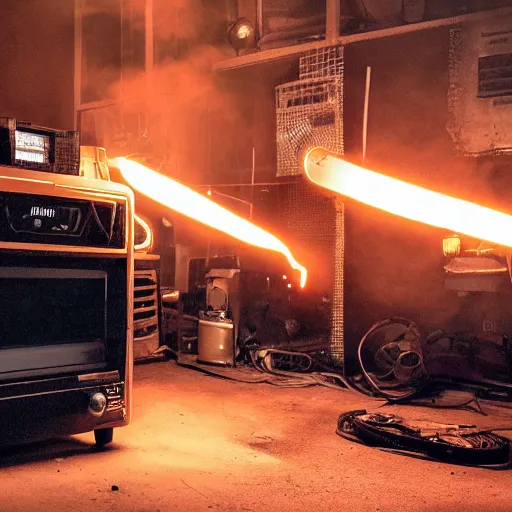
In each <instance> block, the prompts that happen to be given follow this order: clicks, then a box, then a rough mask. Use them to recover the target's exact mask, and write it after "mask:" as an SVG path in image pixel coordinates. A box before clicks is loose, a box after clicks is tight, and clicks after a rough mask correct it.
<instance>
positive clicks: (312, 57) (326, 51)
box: [299, 46, 344, 80]
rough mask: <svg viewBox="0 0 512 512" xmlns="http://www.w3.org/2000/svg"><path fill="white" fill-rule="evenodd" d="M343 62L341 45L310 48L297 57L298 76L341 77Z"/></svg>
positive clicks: (302, 77)
mask: <svg viewBox="0 0 512 512" xmlns="http://www.w3.org/2000/svg"><path fill="white" fill-rule="evenodd" d="M343 63H344V60H343V46H329V47H328V48H319V49H318V50H311V51H309V52H307V53H305V54H304V55H303V56H302V57H301V58H300V59H299V78H300V79H301V80H303V79H307V78H332V77H337V78H343Z"/></svg>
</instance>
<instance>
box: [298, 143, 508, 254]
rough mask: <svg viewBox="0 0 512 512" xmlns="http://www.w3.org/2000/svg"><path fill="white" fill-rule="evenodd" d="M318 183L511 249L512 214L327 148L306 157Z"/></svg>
mask: <svg viewBox="0 0 512 512" xmlns="http://www.w3.org/2000/svg"><path fill="white" fill-rule="evenodd" d="M304 169H305V171H306V175H307V177H308V178H309V179H310V180H311V181H312V182H313V183H315V184H317V185H319V186H321V187H323V188H326V189H328V190H332V191H333V192H337V193H338V194H341V195H343V196H346V197H350V198H352V199H355V200H356V201H359V202H361V203H364V204H367V205H369V206H373V207H375V208H379V209H380V210H385V211H387V212H389V213H393V214H395V215H399V216H400V217H405V218H407V219H411V220H415V221H418V222H422V223H424V224H429V225H431V226H436V227H439V228H445V229H447V230H450V231H453V232H454V233H460V234H465V235H469V236H472V237H475V238H478V239H480V240H488V241H490V242H494V243H496V244H500V245H504V246H508V247H512V216H510V215H507V214H505V213H502V212H499V211H496V210H492V209H490V208H486V207H484V206H479V205H477V204H475V203H470V202H469V201H464V200H462V199H457V198H454V197H450V196H446V195H444V194H440V193H438V192H433V191H431V190H427V189H424V188H422V187H418V186H416V185H411V184H409V183H406V182H404V181H400V180H397V179H395V178H390V177H388V176H384V175H382V174H378V173H376V172H373V171H369V170H368V169H364V168H362V167H359V166H357V165H354V164H352V163H350V162H347V161H345V160H343V159H342V158H341V157H339V156H338V155H336V154H334V153H331V152H329V151H327V150H325V149H323V148H314V149H311V150H310V151H308V152H307V153H306V156H305V158H304Z"/></svg>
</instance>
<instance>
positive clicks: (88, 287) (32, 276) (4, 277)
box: [0, 257, 126, 382]
mask: <svg viewBox="0 0 512 512" xmlns="http://www.w3.org/2000/svg"><path fill="white" fill-rule="evenodd" d="M10 259H11V262H10V263H11V264H9V265H8V266H2V267H0V382H2V381H4V382H5V381H10V380H17V379H26V378H32V377H41V376H52V375H62V374H70V373H82V372H90V371H96V370H104V369H108V368H112V367H118V366H121V364H119V363H121V362H124V357H123V356H124V354H120V353H119V346H120V345H124V344H122V343H120V342H122V338H121V335H120V334H119V332H117V331H119V324H120V325H121V326H125V325H126V324H125V322H124V321H123V320H124V318H123V316H122V312H121V311H120V309H121V308H119V304H120V303H121V304H123V303H124V305H126V301H123V300H121V301H120V300H119V299H122V295H123V294H124V295H125V293H126V292H125V285H124V284H123V283H124V282H125V281H124V282H123V277H122V275H123V274H124V275H125V273H124V272H123V266H124V267H125V265H123V264H122V263H123V262H122V261H117V262H116V261H114V260H108V259H107V260H102V259H92V258H83V261H80V259H73V261H71V260H69V259H67V260H66V258H51V257H50V258H48V257H47V258H45V259H41V260H39V259H37V260H33V259H30V258H28V259H27V258H18V264H14V263H15V260H14V261H13V259H12V258H10ZM43 262H44V264H42V263H43ZM20 263H21V265H20ZM110 309H112V311H110ZM125 316H126V314H125V315H124V317H125ZM113 355H114V356H115V355H117V356H121V357H119V359H118V361H117V364H115V362H114V361H113Z"/></svg>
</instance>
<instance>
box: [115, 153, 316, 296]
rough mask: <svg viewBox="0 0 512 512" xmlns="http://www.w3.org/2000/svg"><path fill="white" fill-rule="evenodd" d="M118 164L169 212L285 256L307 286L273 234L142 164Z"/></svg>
mask: <svg viewBox="0 0 512 512" xmlns="http://www.w3.org/2000/svg"><path fill="white" fill-rule="evenodd" d="M116 160H117V165H118V166H119V169H120V170H121V173H122V175H123V176H124V178H125V180H126V181H127V182H128V183H129V184H130V186H131V187H133V188H134V189H136V190H138V191H139V192H141V193H142V194H144V195H145V196H147V197H149V198H151V199H153V200H154V201H157V202H158V203H160V204H162V205H164V206H166V207H167V208H170V209H172V210H174V211H177V212H178V213H181V214H182V215H185V216H187V217H190V218H191V219H194V220H197V221H198V222H201V223H202V224H206V225H207V226H210V227H212V228H215V229H218V230H219V231H223V232H224V233H227V234H228V235H230V236H232V237H234V238H237V239H238V240H241V241H242V242H246V243H248V244H251V245H254V246H257V247H261V248H262V249H268V250H271V251H276V252H279V253H281V254H283V255H284V256H285V257H286V258H287V259H288V262H289V263H290V266H291V267H292V268H293V269H295V270H298V271H299V272H300V285H301V287H304V285H305V284H306V279H307V270H306V268H305V267H303V266H302V265H301V264H299V263H298V262H297V260H296V259H295V258H294V257H293V255H292V253H291V252H290V250H289V249H288V247H286V245H284V244H283V243H282V242H281V241H280V240H279V239H278V238H276V237H275V236H274V235H272V234H271V233H269V232H267V231H265V230H264V229H262V228H260V227H258V226H256V225H255V224H253V223H252V222H249V221H248V220H246V219H244V218H242V217H239V216H238V215H235V214H234V213H233V212H230V211H229V210H227V209H226V208H223V207H222V206H220V205H218V204H217V203H215V202H213V201H211V200H210V199H208V198H206V197H205V196H203V195H201V194H199V193H197V192H195V191H193V190H191V189H190V188H188V187H186V186H185V185H182V184H181V183H178V182H177V181H174V180H173V179H171V178H168V177H166V176H163V175H162V174H159V173H158V172H156V171H154V170H152V169H149V168H148V167H145V166H144V165H142V164H139V163H137V162H133V161H132V160H127V159H126V158H117V159H116Z"/></svg>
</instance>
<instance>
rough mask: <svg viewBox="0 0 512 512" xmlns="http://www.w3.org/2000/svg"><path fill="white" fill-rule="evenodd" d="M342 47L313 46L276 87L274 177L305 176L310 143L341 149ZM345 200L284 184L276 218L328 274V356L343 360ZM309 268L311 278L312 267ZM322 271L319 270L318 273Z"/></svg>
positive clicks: (304, 184)
mask: <svg viewBox="0 0 512 512" xmlns="http://www.w3.org/2000/svg"><path fill="white" fill-rule="evenodd" d="M343 62H344V61H343V47H342V46H335V47H329V48H322V49H319V50H312V51H310V52H307V53H306V54H304V55H303V56H302V57H301V58H300V62H299V72H300V74H299V78H300V79H299V80H298V81H296V82H291V83H288V84H283V85H281V86H278V87H277V88H276V117H277V176H291V175H292V176H293V175H303V173H304V169H303V167H302V165H303V163H302V158H301V157H302V155H303V154H304V151H305V150H307V149H308V148H309V147H312V146H322V147H324V148H326V149H329V150H331V151H334V152H336V153H338V154H342V153H343V150H344V147H343ZM344 212H345V210H344V204H343V202H342V201H341V200H335V199H333V198H330V197H326V196H325V195H323V194H322V193H321V192H320V191H319V190H317V189H316V188H315V187H313V186H311V184H309V183H308V182H307V180H301V181H299V182H298V183H295V184H293V185H289V186H286V187H282V191H281V198H280V221H281V224H282V225H283V227H284V228H286V229H287V230H288V231H289V232H291V233H294V235H295V236H296V238H297V239H300V240H301V242H302V244H303V247H304V248H305V249H306V250H308V251H309V252H310V253H311V254H314V255H315V258H316V259H317V261H318V262H319V264H318V268H321V269H322V270H323V276H324V277H325V276H328V278H327V280H328V283H327V287H328V288H330V292H331V322H330V346H331V355H332V356H333V357H334V358H335V359H337V360H338V361H340V362H341V363H343V362H344V358H345V345H344V331H343V329H344V310H343V308H344V303H343V296H344V268H343V266H344V254H345V231H344ZM316 270H317V269H310V271H311V272H310V279H315V271H316ZM319 276H320V274H319Z"/></svg>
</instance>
